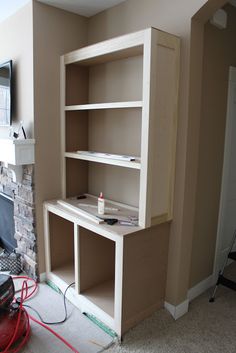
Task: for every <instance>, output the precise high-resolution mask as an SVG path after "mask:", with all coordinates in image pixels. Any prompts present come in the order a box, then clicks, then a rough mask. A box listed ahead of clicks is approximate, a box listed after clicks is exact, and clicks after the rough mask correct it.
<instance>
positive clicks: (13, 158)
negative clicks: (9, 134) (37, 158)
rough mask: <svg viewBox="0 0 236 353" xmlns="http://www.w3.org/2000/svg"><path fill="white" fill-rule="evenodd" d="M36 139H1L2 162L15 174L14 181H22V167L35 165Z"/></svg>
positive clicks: (0, 156) (0, 153)
mask: <svg viewBox="0 0 236 353" xmlns="http://www.w3.org/2000/svg"><path fill="white" fill-rule="evenodd" d="M34 145H35V140H34V139H26V140H23V139H22V140H21V139H19V140H14V139H1V138H0V161H1V162H3V163H4V165H5V166H6V167H8V168H9V169H10V170H12V172H13V181H14V182H20V181H21V179H22V166H23V165H26V164H34Z"/></svg>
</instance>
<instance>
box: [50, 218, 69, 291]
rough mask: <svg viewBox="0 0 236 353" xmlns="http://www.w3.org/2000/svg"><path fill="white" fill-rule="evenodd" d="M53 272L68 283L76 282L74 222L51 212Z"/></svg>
mask: <svg viewBox="0 0 236 353" xmlns="http://www.w3.org/2000/svg"><path fill="white" fill-rule="evenodd" d="M49 231H50V254H51V272H52V273H53V274H55V275H57V276H58V277H60V278H61V279H62V280H63V281H64V282H66V283H67V284H68V285H69V284H71V283H72V282H75V271H74V226H73V223H71V222H69V221H67V220H66V219H64V218H61V217H59V216H57V215H55V214H53V213H49Z"/></svg>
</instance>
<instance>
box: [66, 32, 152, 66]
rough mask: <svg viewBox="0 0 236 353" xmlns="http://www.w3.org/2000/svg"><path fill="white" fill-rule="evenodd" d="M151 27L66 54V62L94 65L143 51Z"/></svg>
mask: <svg viewBox="0 0 236 353" xmlns="http://www.w3.org/2000/svg"><path fill="white" fill-rule="evenodd" d="M146 33H147V34H150V33H151V29H150V28H149V29H146V30H142V31H139V32H135V33H131V34H127V35H124V36H121V37H117V38H112V39H109V40H106V41H104V42H100V43H96V44H93V45H90V46H88V47H85V48H81V49H78V50H74V51H73V52H71V53H68V54H66V55H64V64H65V65H67V64H73V63H78V64H82V65H94V64H100V63H104V62H107V61H112V60H118V59H123V58H127V57H131V56H137V55H141V54H142V53H143V44H144V40H145V35H146Z"/></svg>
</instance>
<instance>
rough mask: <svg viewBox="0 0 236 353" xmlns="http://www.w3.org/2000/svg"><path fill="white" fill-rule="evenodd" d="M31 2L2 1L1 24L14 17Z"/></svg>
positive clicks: (0, 3)
mask: <svg viewBox="0 0 236 353" xmlns="http://www.w3.org/2000/svg"><path fill="white" fill-rule="evenodd" d="M27 2H29V0H0V22H2V21H4V20H5V19H6V18H7V17H9V16H11V15H13V14H14V13H15V12H16V11H18V10H19V9H20V8H21V7H22V6H24V5H25V4H26V3H27Z"/></svg>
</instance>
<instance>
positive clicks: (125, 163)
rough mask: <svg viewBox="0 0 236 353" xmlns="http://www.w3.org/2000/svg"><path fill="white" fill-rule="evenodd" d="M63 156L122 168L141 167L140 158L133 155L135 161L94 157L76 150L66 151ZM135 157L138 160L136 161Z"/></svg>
mask: <svg viewBox="0 0 236 353" xmlns="http://www.w3.org/2000/svg"><path fill="white" fill-rule="evenodd" d="M65 157H66V158H74V159H80V160H84V161H88V162H96V163H103V164H110V165H116V166H119V167H124V168H131V169H141V163H140V159H139V158H137V157H135V159H136V160H135V161H121V160H118V159H111V158H105V157H95V156H93V155H89V154H87V155H83V154H79V153H76V152H66V153H65ZM137 159H138V160H139V161H137Z"/></svg>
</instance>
